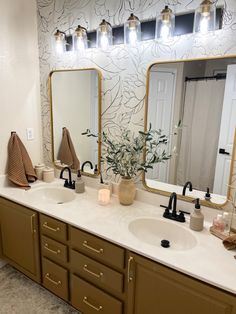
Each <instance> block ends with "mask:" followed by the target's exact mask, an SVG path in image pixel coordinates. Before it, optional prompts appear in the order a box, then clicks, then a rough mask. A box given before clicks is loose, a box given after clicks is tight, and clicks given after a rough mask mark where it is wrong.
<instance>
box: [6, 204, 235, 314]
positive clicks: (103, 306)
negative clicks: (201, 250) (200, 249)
mask: <svg viewBox="0 0 236 314" xmlns="http://www.w3.org/2000/svg"><path fill="white" fill-rule="evenodd" d="M39 244H40V249H39ZM39 252H40V253H39ZM0 257H2V258H3V259H5V260H7V261H8V262H9V263H10V264H11V265H13V266H14V267H16V268H17V269H18V270H20V271H21V272H23V273H24V274H26V275H27V276H28V277H30V278H32V279H33V280H35V281H36V282H39V283H41V284H42V285H43V286H44V287H45V288H47V289H48V290H50V291H51V292H53V293H54V294H55V295H57V296H59V297H60V298H62V299H64V300H65V301H67V302H68V303H70V304H71V305H73V306H74V307H75V308H76V309H78V310H79V311H81V312H82V313H83V314H95V313H99V312H100V313H103V314H111V313H112V314H173V313H176V314H236V297H235V295H232V294H230V293H227V292H224V291H222V290H220V289H217V288H215V287H213V286H210V285H208V284H206V283H203V282H201V281H198V280H196V279H193V278H191V277H189V276H187V275H184V274H182V273H179V272H178V271H175V270H172V269H170V268H168V267H165V266H163V265H161V264H159V263H157V262H153V261H151V260H149V259H147V258H144V257H141V256H139V255H137V254H134V253H132V252H129V251H128V250H126V249H125V248H123V247H120V246H118V245H115V244H113V243H111V242H109V241H107V240H104V239H102V238H100V237H98V236H95V235H93V234H91V233H89V232H86V231H83V230H80V229H78V228H76V227H73V226H71V225H69V224H67V223H65V222H63V221H60V220H58V219H55V218H53V217H50V216H47V215H44V214H38V213H37V212H35V211H33V210H31V209H29V208H26V207H24V206H21V205H18V204H16V203H14V202H11V201H8V200H6V199H3V198H0ZM40 268H41V273H40ZM41 274H42V275H41Z"/></svg>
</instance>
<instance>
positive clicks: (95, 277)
mask: <svg viewBox="0 0 236 314" xmlns="http://www.w3.org/2000/svg"><path fill="white" fill-rule="evenodd" d="M70 257H71V266H72V269H73V270H75V272H77V273H78V275H79V276H81V277H83V278H84V279H87V280H89V281H91V282H92V283H95V284H97V285H98V286H100V287H102V288H104V289H107V290H114V291H117V292H119V293H122V292H123V285H124V284H123V275H122V274H120V273H118V272H117V271H115V270H112V269H111V268H109V267H107V266H104V265H103V264H101V263H98V262H95V261H94V260H92V259H91V258H89V257H87V256H85V255H83V254H80V253H78V252H76V251H74V250H71V255H70Z"/></svg>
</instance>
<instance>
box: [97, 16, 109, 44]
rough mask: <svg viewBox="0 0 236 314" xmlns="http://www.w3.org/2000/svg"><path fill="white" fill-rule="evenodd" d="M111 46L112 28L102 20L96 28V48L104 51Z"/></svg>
mask: <svg viewBox="0 0 236 314" xmlns="http://www.w3.org/2000/svg"><path fill="white" fill-rule="evenodd" d="M111 45H112V27H111V24H110V23H109V22H107V21H106V20H102V22H101V23H100V24H99V27H98V28H97V48H101V49H103V50H106V49H108V48H109V46H111Z"/></svg>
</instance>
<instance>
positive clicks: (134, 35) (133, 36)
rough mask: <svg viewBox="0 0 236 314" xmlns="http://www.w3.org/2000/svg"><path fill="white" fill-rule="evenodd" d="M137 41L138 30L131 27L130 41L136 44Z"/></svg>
mask: <svg viewBox="0 0 236 314" xmlns="http://www.w3.org/2000/svg"><path fill="white" fill-rule="evenodd" d="M136 41H137V32H136V30H135V29H131V30H130V31H129V42H130V44H131V45H135V43H136Z"/></svg>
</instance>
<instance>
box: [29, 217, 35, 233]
mask: <svg viewBox="0 0 236 314" xmlns="http://www.w3.org/2000/svg"><path fill="white" fill-rule="evenodd" d="M34 219H35V214H33V215H32V216H31V217H30V227H31V233H36V230H35V227H34V226H35V224H34Z"/></svg>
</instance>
